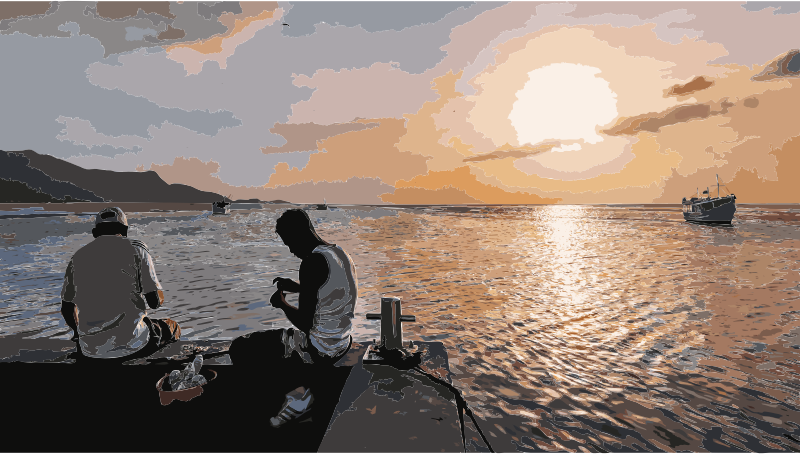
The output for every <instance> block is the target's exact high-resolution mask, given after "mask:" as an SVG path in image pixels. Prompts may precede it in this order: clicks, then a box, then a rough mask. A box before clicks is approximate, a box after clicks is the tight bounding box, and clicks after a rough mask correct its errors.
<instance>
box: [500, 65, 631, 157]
mask: <svg viewBox="0 0 800 454" xmlns="http://www.w3.org/2000/svg"><path fill="white" fill-rule="evenodd" d="M598 73H600V70H599V69H597V68H593V67H591V66H583V65H576V64H573V63H555V64H552V65H549V66H545V67H544V68H539V69H535V70H533V71H531V72H529V73H528V77H529V80H528V82H527V83H526V84H525V87H523V88H522V90H520V91H518V92H517V101H516V102H515V103H514V106H513V108H512V110H511V114H509V116H508V119H509V120H511V124H512V125H513V126H514V129H516V130H517V140H518V141H519V143H520V144H525V143H530V144H536V143H539V142H541V141H544V140H580V139H583V140H584V141H585V142H587V143H597V142H600V141H602V140H603V139H602V137H600V136H599V135H598V134H597V132H596V131H595V128H596V127H597V126H598V125H605V124H607V123H609V122H611V121H612V120H614V118H616V117H617V94H616V93H614V92H613V91H611V88H609V86H608V82H607V81H606V80H604V79H602V78H600V77H597V76H596V74H598ZM570 149H576V148H575V146H574V145H571V146H569V148H568V147H562V150H560V151H567V150H570ZM577 149H580V146H578V148H577Z"/></svg>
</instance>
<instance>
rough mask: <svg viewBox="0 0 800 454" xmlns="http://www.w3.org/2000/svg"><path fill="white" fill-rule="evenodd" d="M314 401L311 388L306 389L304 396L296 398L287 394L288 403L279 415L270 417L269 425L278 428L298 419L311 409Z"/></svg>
mask: <svg viewBox="0 0 800 454" xmlns="http://www.w3.org/2000/svg"><path fill="white" fill-rule="evenodd" d="M313 402H314V395H313V394H311V390H310V389H308V390H306V392H305V394H303V397H301V398H299V399H296V398H294V397H292V396H286V403H285V404H283V408H282V409H281V411H280V412H279V413H278V415H277V416H274V417H272V418H269V425H270V426H272V427H274V428H275V429H277V428H278V427H281V426H283V425H284V424H286V423H287V422H289V421H296V420H298V419H300V418H301V417H302V416H303V415H305V414H307V413H308V412H309V411H311V404H312V403H313Z"/></svg>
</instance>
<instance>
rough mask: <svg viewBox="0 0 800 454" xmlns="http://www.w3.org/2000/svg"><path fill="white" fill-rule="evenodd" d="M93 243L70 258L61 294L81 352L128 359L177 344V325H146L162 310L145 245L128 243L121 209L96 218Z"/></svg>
mask: <svg viewBox="0 0 800 454" xmlns="http://www.w3.org/2000/svg"><path fill="white" fill-rule="evenodd" d="M92 235H94V238H95V239H94V240H93V241H92V242H91V243H89V244H87V245H86V246H83V247H82V248H80V249H79V250H78V251H77V252H75V254H74V255H73V256H72V259H71V260H70V262H69V265H68V266H67V271H66V273H65V275H64V285H63V287H62V289H61V314H62V316H63V317H64V320H65V321H66V323H67V325H68V326H69V327H70V328H72V330H73V332H74V336H73V340H75V341H77V342H78V346H79V352H80V353H82V354H83V356H85V357H89V358H126V359H128V358H131V357H140V356H146V355H149V354H152V353H154V352H155V351H156V350H158V349H159V348H160V347H162V346H164V345H166V344H167V343H169V342H174V341H176V340H178V339H180V335H181V330H180V326H178V324H177V323H176V322H174V321H172V320H170V319H150V318H148V316H147V310H148V308H150V309H157V308H158V307H160V306H161V305H162V304H164V293H163V292H162V288H161V284H160V283H159V282H158V278H157V277H156V272H155V268H154V267H153V259H152V257H150V251H149V250H148V249H147V245H146V244H144V243H143V242H141V241H138V240H133V239H128V238H127V235H128V219H127V217H126V216H125V213H123V212H122V210H121V209H119V208H106V209H104V210H102V211H100V212H99V213H97V216H96V217H95V227H94V229H92Z"/></svg>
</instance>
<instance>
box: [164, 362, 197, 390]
mask: <svg viewBox="0 0 800 454" xmlns="http://www.w3.org/2000/svg"><path fill="white" fill-rule="evenodd" d="M201 367H203V357H202V355H198V356H197V357H196V358H195V359H194V361H192V363H191V364H189V365H188V366H186V369H184V370H183V371H182V372H181V371H178V370H173V371H172V372H171V373H170V374H169V383H170V385H171V388H172V390H173V391H177V390H179V389H186V388H191V387H193V386H198V385H202V384H203V383H205V382H206V379H205V377H203V376H202V375H200V374H199V373H200V368H201Z"/></svg>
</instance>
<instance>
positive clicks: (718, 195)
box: [717, 174, 719, 198]
mask: <svg viewBox="0 0 800 454" xmlns="http://www.w3.org/2000/svg"><path fill="white" fill-rule="evenodd" d="M717 198H719V174H717Z"/></svg>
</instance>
